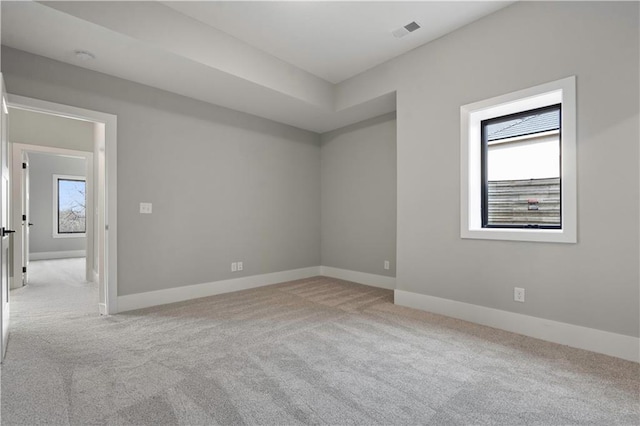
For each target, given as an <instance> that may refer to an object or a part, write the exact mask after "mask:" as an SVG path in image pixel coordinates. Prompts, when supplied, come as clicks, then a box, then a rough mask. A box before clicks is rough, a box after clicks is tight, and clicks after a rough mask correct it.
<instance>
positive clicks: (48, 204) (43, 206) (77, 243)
mask: <svg viewBox="0 0 640 426" xmlns="http://www.w3.org/2000/svg"><path fill="white" fill-rule="evenodd" d="M85 173H86V165H85V160H84V159H80V158H69V157H62V156H56V155H48V154H36V153H30V154H29V183H30V185H29V187H30V193H29V197H30V206H29V207H30V209H29V213H30V215H31V218H30V220H29V221H30V222H31V223H33V226H32V227H31V228H30V230H29V234H30V235H29V253H30V254H32V255H38V254H40V255H41V256H39V257H38V258H42V259H44V258H46V256H47V255H49V254H51V253H54V252H61V251H79V250H85V249H86V240H87V239H86V237H73V238H54V237H53V226H54V224H53V221H54V219H53V218H54V214H55V210H54V198H53V175H55V174H57V175H70V176H84V175H85ZM43 256H44V257H43ZM55 257H57V256H55V255H54V258H55Z"/></svg>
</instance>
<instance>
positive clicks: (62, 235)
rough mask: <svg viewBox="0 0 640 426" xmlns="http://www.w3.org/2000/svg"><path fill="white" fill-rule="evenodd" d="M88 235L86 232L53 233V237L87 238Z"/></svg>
mask: <svg viewBox="0 0 640 426" xmlns="http://www.w3.org/2000/svg"><path fill="white" fill-rule="evenodd" d="M86 236H87V234H86V233H84V234H53V238H85V237H86Z"/></svg>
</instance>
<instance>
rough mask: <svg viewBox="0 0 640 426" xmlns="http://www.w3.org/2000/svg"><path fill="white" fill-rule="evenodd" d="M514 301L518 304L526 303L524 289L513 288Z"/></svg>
mask: <svg viewBox="0 0 640 426" xmlns="http://www.w3.org/2000/svg"><path fill="white" fill-rule="evenodd" d="M513 300H515V301H516V302H522V303H524V288H520V287H514V288H513Z"/></svg>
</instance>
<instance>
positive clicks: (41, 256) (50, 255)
mask: <svg viewBox="0 0 640 426" xmlns="http://www.w3.org/2000/svg"><path fill="white" fill-rule="evenodd" d="M86 255H87V252H86V250H67V251H40V252H36V253H29V260H50V259H67V258H71V257H85V256H86Z"/></svg>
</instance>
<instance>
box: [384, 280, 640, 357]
mask: <svg viewBox="0 0 640 426" xmlns="http://www.w3.org/2000/svg"><path fill="white" fill-rule="evenodd" d="M394 299H395V303H396V304H397V305H401V306H407V307H410V308H416V309H420V310H423V311H428V312H433V313H436V314H440V315H446V316H449V317H453V318H458V319H462V320H465V321H470V322H474V323H477V324H482V325H486V326H489V327H493V328H498V329H501V330H506V331H510V332H513V333H518V334H523V335H525V336H530V337H535V338H537V339H541V340H546V341H549V342H553V343H559V344H561V345H567V346H571V347H574V348H579V349H586V350H588V351H592V352H598V353H601V354H605V355H610V356H614V357H617V358H622V359H626V360H629V361H635V362H640V339H639V338H637V337H632V336H626V335H623V334H616V333H611V332H608V331H602V330H596V329H593V328H587V327H582V326H579V325H573V324H567V323H563V322H558V321H552V320H547V319H543V318H537V317H532V316H529V315H523V314H517V313H514V312H508V311H502V310H499V309H493V308H487V307H484V306H478V305H472V304H470V303H464V302H458V301H455V300H449V299H442V298H439V297H434V296H427V295H424V294H419V293H412V292H409V291H404V290H395V294H394Z"/></svg>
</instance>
